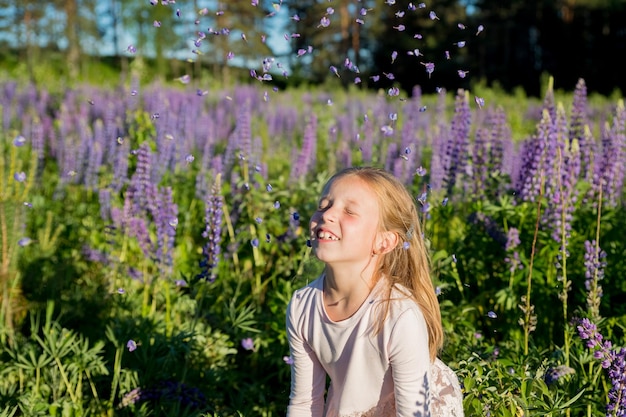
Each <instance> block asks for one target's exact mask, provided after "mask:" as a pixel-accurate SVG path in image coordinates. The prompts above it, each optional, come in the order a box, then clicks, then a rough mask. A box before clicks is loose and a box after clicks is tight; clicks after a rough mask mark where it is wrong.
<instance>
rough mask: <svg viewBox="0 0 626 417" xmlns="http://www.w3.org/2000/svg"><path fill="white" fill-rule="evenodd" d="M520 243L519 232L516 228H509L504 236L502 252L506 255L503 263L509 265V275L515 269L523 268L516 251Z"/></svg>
mask: <svg viewBox="0 0 626 417" xmlns="http://www.w3.org/2000/svg"><path fill="white" fill-rule="evenodd" d="M521 243H522V242H521V240H520V238H519V230H518V229H517V228H516V227H511V228H509V230H508V232H507V234H506V244H505V246H504V250H505V251H506V252H507V254H508V255H507V256H506V257H505V258H504V262H506V263H508V264H509V265H510V267H509V271H510V272H511V273H513V272H515V271H516V270H517V269H522V268H523V266H522V262H521V260H520V256H519V251H517V250H516V249H517V247H518V246H519V245H520V244H521Z"/></svg>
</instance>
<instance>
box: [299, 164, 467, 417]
mask: <svg viewBox="0 0 626 417" xmlns="http://www.w3.org/2000/svg"><path fill="white" fill-rule="evenodd" d="M310 233H311V245H312V247H313V250H314V253H315V255H316V257H317V258H318V259H319V260H321V261H322V262H324V263H325V269H324V272H323V273H322V275H321V276H320V277H319V278H317V279H316V280H315V281H313V282H312V283H310V284H309V285H307V286H306V287H304V288H301V289H299V290H297V291H296V292H295V293H294V294H293V297H292V299H291V301H290V303H289V306H288V309H287V335H288V338H289V345H290V350H291V358H292V360H293V364H292V368H291V394H290V397H289V398H290V400H289V407H288V409H287V410H288V411H287V416H288V417H300V416H306V417H322V416H325V417H357V416H358V417H366V416H367V417H370V416H371V417H387V416H407V417H408V416H420V417H425V416H441V417H443V416H462V415H463V410H462V394H461V391H460V388H459V383H458V380H457V378H456V376H455V375H454V373H453V372H452V370H451V369H450V368H448V367H447V366H446V365H444V364H443V363H442V362H441V361H440V360H439V359H437V353H438V351H439V350H440V349H441V346H442V343H443V329H442V327H441V316H440V312H439V303H438V301H437V296H436V294H435V290H434V288H433V284H432V281H431V279H430V275H429V264H428V258H427V250H426V247H425V245H424V241H423V237H422V232H421V230H420V225H419V218H418V213H417V208H416V206H415V203H414V202H413V198H412V197H411V195H410V194H409V193H408V191H407V190H406V188H405V187H404V186H403V185H402V183H401V182H400V181H398V180H397V179H396V178H395V177H394V176H393V175H392V174H390V173H388V172H386V171H384V170H380V169H376V168H356V167H353V168H347V169H344V170H343V171H340V172H339V173H337V174H335V175H334V176H333V177H332V178H331V179H330V180H329V181H328V183H327V184H326V185H325V187H324V189H323V191H322V196H321V199H320V201H319V206H318V208H317V211H316V212H315V213H314V214H313V216H312V218H311V221H310ZM327 378H329V379H330V385H329V386H328V388H327V384H326V382H327Z"/></svg>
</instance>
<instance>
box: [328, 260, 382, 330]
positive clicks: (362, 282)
mask: <svg viewBox="0 0 626 417" xmlns="http://www.w3.org/2000/svg"><path fill="white" fill-rule="evenodd" d="M372 277H373V274H372V272H371V271H369V268H367V269H366V270H361V271H352V270H345V269H341V268H332V267H330V266H327V267H326V273H325V277H324V306H325V310H326V314H328V317H329V318H330V319H331V320H333V321H341V320H345V319H347V318H349V317H351V316H352V315H353V314H354V313H356V312H357V310H358V309H359V308H360V307H361V305H362V304H363V303H364V302H365V300H366V299H367V297H368V296H369V294H370V292H371V291H372V288H374V283H373V281H372Z"/></svg>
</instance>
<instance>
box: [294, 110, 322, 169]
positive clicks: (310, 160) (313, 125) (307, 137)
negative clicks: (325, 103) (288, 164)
mask: <svg viewBox="0 0 626 417" xmlns="http://www.w3.org/2000/svg"><path fill="white" fill-rule="evenodd" d="M316 148H317V116H316V115H315V114H313V113H312V114H311V115H310V116H309V120H308V122H307V124H306V126H305V128H304V135H303V138H302V148H301V149H300V153H299V154H298V156H297V158H296V161H295V163H294V164H293V165H292V168H291V177H290V178H292V179H293V180H296V181H297V180H299V179H301V178H303V177H304V176H305V175H306V174H307V173H308V172H309V169H311V168H312V167H313V166H314V164H315V152H316Z"/></svg>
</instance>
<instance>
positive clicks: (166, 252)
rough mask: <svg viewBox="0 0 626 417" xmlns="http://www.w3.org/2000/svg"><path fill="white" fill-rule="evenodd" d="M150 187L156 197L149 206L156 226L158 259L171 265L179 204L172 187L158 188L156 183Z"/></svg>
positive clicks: (162, 263) (163, 264) (151, 194)
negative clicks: (175, 199)
mask: <svg viewBox="0 0 626 417" xmlns="http://www.w3.org/2000/svg"><path fill="white" fill-rule="evenodd" d="M149 189H151V191H150V193H149V195H150V196H151V197H152V198H153V199H154V200H152V201H151V202H149V207H150V208H151V210H150V214H151V215H152V219H153V221H154V223H155V226H156V235H157V246H156V255H157V261H158V262H159V264H160V265H162V266H168V267H171V265H172V258H173V251H174V241H175V238H176V225H177V224H178V206H177V205H176V203H174V201H173V196H172V188H171V187H164V188H162V189H157V187H156V185H154V184H152V185H151V186H150V187H149ZM149 198H150V197H149Z"/></svg>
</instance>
